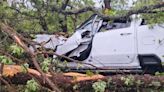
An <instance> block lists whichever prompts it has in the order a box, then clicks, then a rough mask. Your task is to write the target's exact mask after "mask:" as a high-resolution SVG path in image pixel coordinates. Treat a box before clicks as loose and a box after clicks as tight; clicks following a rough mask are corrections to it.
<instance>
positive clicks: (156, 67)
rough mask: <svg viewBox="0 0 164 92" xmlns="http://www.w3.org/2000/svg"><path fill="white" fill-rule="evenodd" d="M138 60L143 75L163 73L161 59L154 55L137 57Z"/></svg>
mask: <svg viewBox="0 0 164 92" xmlns="http://www.w3.org/2000/svg"><path fill="white" fill-rule="evenodd" d="M138 58H139V61H140V65H141V67H142V70H143V72H144V73H151V74H154V73H155V72H162V71H163V68H162V63H161V59H160V58H159V57H157V56H156V55H139V56H138Z"/></svg>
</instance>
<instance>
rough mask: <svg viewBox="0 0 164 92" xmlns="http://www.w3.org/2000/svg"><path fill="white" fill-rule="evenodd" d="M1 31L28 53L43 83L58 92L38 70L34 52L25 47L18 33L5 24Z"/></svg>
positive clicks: (39, 69)
mask: <svg viewBox="0 0 164 92" xmlns="http://www.w3.org/2000/svg"><path fill="white" fill-rule="evenodd" d="M1 29H2V31H4V32H6V33H7V34H8V35H9V36H10V37H11V38H13V39H14V40H15V42H16V43H17V44H18V45H20V46H21V47H22V48H23V49H24V50H25V52H26V53H28V54H29V55H30V57H31V60H32V61H33V64H34V66H35V67H36V69H37V70H38V71H39V72H40V73H41V75H42V76H43V78H44V79H45V82H46V83H47V84H48V85H49V86H51V88H52V90H53V91H56V92H60V90H59V89H58V88H57V86H56V85H55V84H54V83H53V82H52V81H51V80H50V79H49V78H48V77H47V76H46V74H45V73H44V72H43V71H42V69H41V68H40V66H39V64H38V62H37V60H36V55H35V53H34V52H32V51H31V50H30V49H29V48H28V47H27V46H26V45H25V43H24V42H23V41H22V40H21V39H20V37H19V36H18V35H17V34H18V33H16V32H15V31H14V29H12V28H11V27H10V26H8V25H7V24H3V23H2V24H1Z"/></svg>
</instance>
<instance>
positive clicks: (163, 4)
mask: <svg viewBox="0 0 164 92" xmlns="http://www.w3.org/2000/svg"><path fill="white" fill-rule="evenodd" d="M162 7H164V2H161V3H157V4H154V5H149V6H144V7H141V8H140V9H136V10H133V9H132V10H129V11H128V12H127V13H126V14H123V15H116V16H107V15H104V14H102V13H101V12H99V11H98V10H97V9H95V7H85V8H82V9H79V10H74V11H66V10H60V9H59V8H57V7H53V8H52V10H51V11H56V12H58V13H62V14H64V15H74V14H75V15H76V14H81V13H85V12H88V11H92V12H93V13H96V14H97V15H99V16H100V17H102V18H103V19H105V20H114V19H119V18H126V17H129V16H131V15H133V14H139V13H147V12H151V11H153V10H154V9H158V8H162Z"/></svg>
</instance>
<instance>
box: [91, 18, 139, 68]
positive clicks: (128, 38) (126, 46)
mask: <svg viewBox="0 0 164 92" xmlns="http://www.w3.org/2000/svg"><path fill="white" fill-rule="evenodd" d="M135 35H136V34H135V27H134V23H133V22H128V21H126V22H122V21H116V22H114V23H113V24H112V27H110V29H109V30H107V31H105V32H99V33H97V34H96V35H95V37H94V39H93V44H92V51H91V57H90V60H91V61H93V62H94V63H96V64H101V65H103V66H110V65H112V66H118V65H120V64H130V63H132V62H133V61H134V58H135V57H136V54H137V53H136V52H137V51H136V50H137V49H136V36H135Z"/></svg>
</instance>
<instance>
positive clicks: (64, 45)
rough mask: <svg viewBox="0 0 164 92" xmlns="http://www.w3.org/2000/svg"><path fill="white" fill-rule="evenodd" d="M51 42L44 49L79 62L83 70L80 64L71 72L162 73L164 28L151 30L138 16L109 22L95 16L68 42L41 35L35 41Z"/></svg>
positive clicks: (156, 25) (157, 26)
mask: <svg viewBox="0 0 164 92" xmlns="http://www.w3.org/2000/svg"><path fill="white" fill-rule="evenodd" d="M136 17H137V18H136ZM49 39H51V41H49V42H47V44H45V45H44V47H45V48H51V49H54V50H55V53H57V54H59V55H65V56H67V57H69V58H72V59H74V60H78V62H80V64H81V65H80V66H79V65H78V63H77V62H72V61H70V62H68V67H70V68H71V69H72V70H76V69H80V71H83V70H87V69H90V70H100V71H104V72H106V71H115V70H123V71H125V72H126V71H127V72H132V71H135V72H137V71H145V72H156V71H162V70H163V67H162V63H163V62H164V26H163V25H162V24H155V25H153V26H152V27H150V26H149V25H147V24H146V21H145V20H144V19H141V18H138V16H137V15H133V16H131V17H130V18H126V19H116V20H113V21H112V22H111V21H110V22H107V21H105V20H103V19H102V18H101V17H99V16H98V15H96V14H95V15H92V16H91V17H90V18H89V19H88V20H86V21H85V22H84V23H82V25H81V26H79V27H78V28H77V29H76V32H75V33H74V34H73V35H72V36H71V37H69V38H64V37H56V36H55V35H46V34H44V35H43V34H38V35H36V39H35V40H34V41H37V42H42V41H48V40H49ZM53 58H56V56H55V55H54V56H53ZM68 61H69V60H68ZM78 71H79V70H78Z"/></svg>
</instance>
